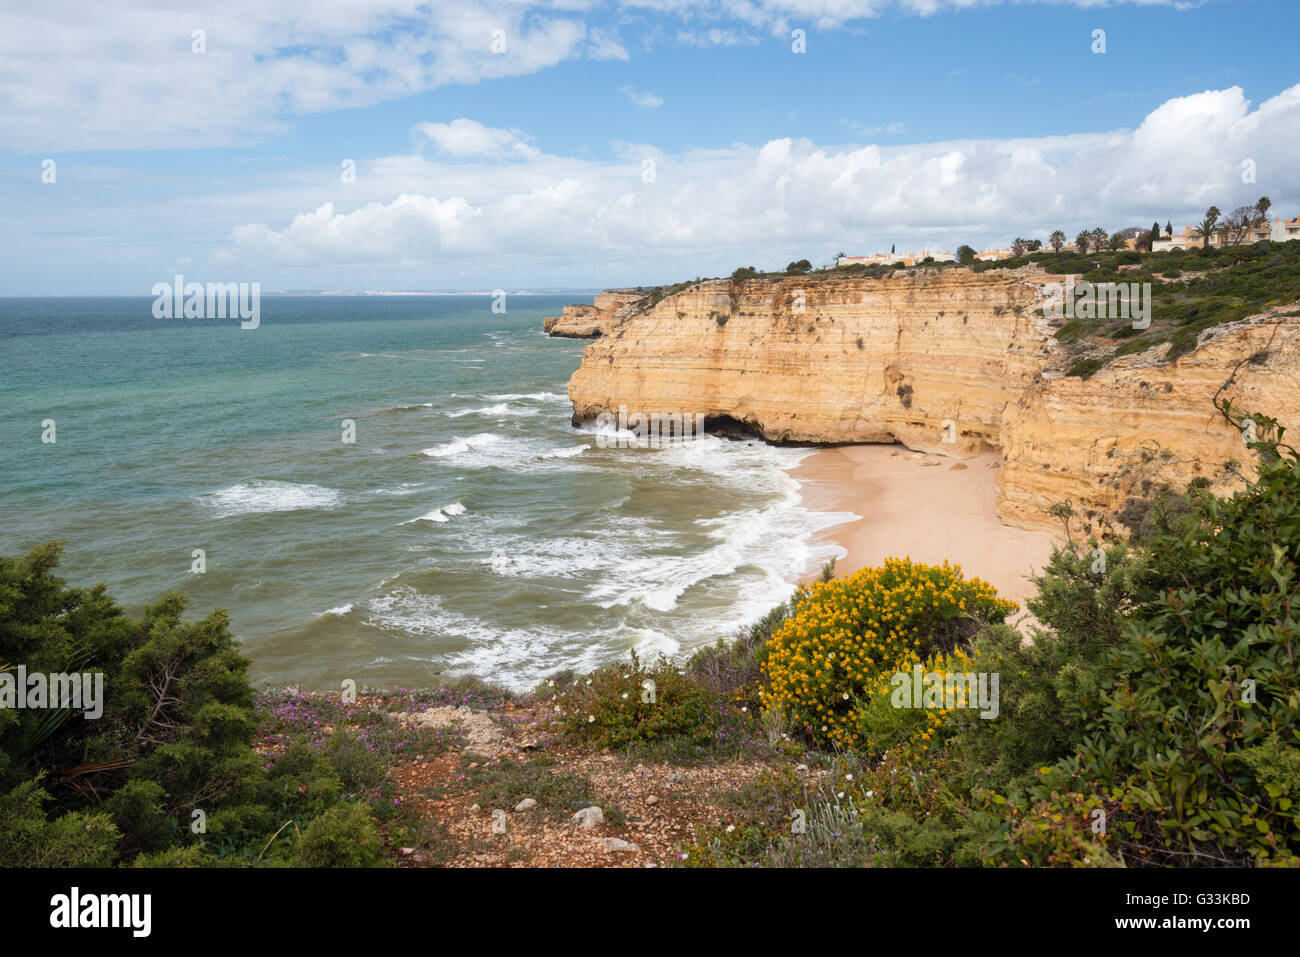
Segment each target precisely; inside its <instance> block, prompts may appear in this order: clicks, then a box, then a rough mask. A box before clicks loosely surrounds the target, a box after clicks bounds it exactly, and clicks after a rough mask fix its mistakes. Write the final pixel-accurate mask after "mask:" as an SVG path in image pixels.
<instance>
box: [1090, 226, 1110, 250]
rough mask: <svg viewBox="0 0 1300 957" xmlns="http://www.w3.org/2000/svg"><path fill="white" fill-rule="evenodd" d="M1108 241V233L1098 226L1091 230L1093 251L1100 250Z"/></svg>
mask: <svg viewBox="0 0 1300 957" xmlns="http://www.w3.org/2000/svg"><path fill="white" fill-rule="evenodd" d="M1109 242H1110V233H1108V232H1106V230H1104V229H1102V228H1101V227H1100V226H1098V227H1097V228H1096V229H1094V230H1093V231H1092V248H1093V251H1094V252H1101V251H1102V250H1103V249H1105V248H1106V244H1107V243H1109Z"/></svg>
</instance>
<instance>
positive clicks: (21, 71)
mask: <svg viewBox="0 0 1300 957" xmlns="http://www.w3.org/2000/svg"><path fill="white" fill-rule="evenodd" d="M1297 27H1300V2H1298V0H1018V2H1017V0H700V2H685V0H628V2H616V0H605V2H601V0H557V2H529V0H518V2H496V0H492V2H459V0H446V2H434V3H414V2H410V0H365V2H357V0H276V2H274V3H266V2H264V0H217V2H210V3H194V4H189V5H187V6H185V8H184V9H182V8H181V7H179V6H176V5H172V4H170V3H167V4H164V3H162V2H136V3H122V2H116V3H114V2H107V0H37V2H24V0H6V3H5V5H4V7H3V10H0V221H2V222H3V224H4V228H3V232H0V296H56V295H139V296H148V295H150V294H151V293H150V290H151V288H152V286H153V284H154V283H157V282H160V281H162V282H165V281H169V280H170V279H171V277H172V276H173V275H174V274H175V273H177V272H179V273H182V274H183V275H184V276H185V278H186V280H187V281H198V282H258V283H260V284H261V287H262V290H263V292H272V291H279V290H309V289H320V290H325V289H328V290H428V289H475V290H491V289H506V290H520V289H560V288H565V289H585V288H601V287H612V286H623V285H651V284H658V283H665V282H676V281H680V280H682V279H690V278H694V277H696V276H712V275H726V274H728V273H730V272H731V271H732V270H733V269H734V268H736V267H737V266H741V265H754V266H757V267H759V268H760V269H773V268H782V267H784V266H785V264H786V263H787V262H790V261H791V260H795V259H802V258H807V259H810V260H811V261H812V262H813V263H814V264H818V265H820V264H824V263H827V262H829V261H831V260H832V259H833V258H834V256H835V255H836V253H839V252H845V253H848V254H850V255H861V254H869V253H874V252H878V251H884V250H888V249H889V248H890V247H891V246H896V247H897V248H898V249H899V250H900V251H902V250H912V249H922V248H929V249H951V250H955V249H956V248H957V246H958V245H959V244H962V243H966V244H969V245H972V246H974V247H976V248H977V249H980V248H985V247H989V246H1006V245H1008V244H1009V243H1010V241H1011V239H1012V238H1014V237H1016V236H1026V237H1038V238H1042V239H1046V237H1047V235H1048V234H1049V233H1050V232H1051V231H1052V230H1053V229H1057V228H1060V229H1063V230H1065V232H1066V233H1067V235H1069V236H1071V237H1073V235H1074V234H1075V233H1076V232H1078V231H1079V230H1080V229H1083V228H1093V227H1096V226H1103V227H1105V228H1106V229H1108V230H1109V231H1115V230H1118V229H1121V228H1124V227H1127V226H1135V225H1142V226H1147V227H1149V226H1150V224H1151V223H1152V222H1153V221H1159V222H1160V223H1162V224H1163V223H1165V222H1167V221H1172V222H1173V224H1174V226H1175V228H1180V227H1181V226H1182V225H1183V224H1185V223H1193V222H1195V221H1196V220H1198V219H1200V217H1201V215H1202V214H1203V212H1204V210H1205V209H1206V207H1207V206H1209V205H1211V204H1214V205H1217V206H1218V207H1219V208H1220V209H1222V210H1224V211H1225V212H1227V211H1229V210H1231V209H1233V208H1235V207H1237V206H1240V205H1245V204H1253V203H1254V202H1255V200H1256V199H1258V198H1259V197H1260V196H1264V195H1267V196H1269V197H1270V198H1271V199H1272V201H1273V210H1274V212H1275V213H1279V214H1281V215H1283V216H1285V217H1288V218H1289V217H1293V216H1296V215H1300V161H1298V157H1297V152H1298V151H1300V66H1298V65H1297V64H1300V61H1298V60H1297V59H1296V56H1295V37H1296V35H1297V32H1298V31H1297ZM1099 31H1100V32H1099Z"/></svg>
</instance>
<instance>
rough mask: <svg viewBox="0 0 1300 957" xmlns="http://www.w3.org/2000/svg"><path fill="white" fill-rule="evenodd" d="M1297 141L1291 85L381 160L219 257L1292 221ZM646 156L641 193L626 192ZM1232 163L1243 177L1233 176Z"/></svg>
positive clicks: (382, 258) (587, 261) (846, 244)
mask: <svg viewBox="0 0 1300 957" xmlns="http://www.w3.org/2000/svg"><path fill="white" fill-rule="evenodd" d="M454 125H455V124H449V126H454ZM481 129H485V130H486V129H487V128H485V127H484V128H481ZM489 132H492V133H500V132H501V131H489ZM511 135H512V136H514V134H511ZM490 138H491V139H494V141H495V139H496V138H495V137H490ZM515 140H517V137H515ZM515 140H512V141H511V142H514V141H515ZM1298 141H1300V86H1296V87H1292V88H1290V89H1288V90H1285V91H1283V92H1281V93H1279V94H1278V95H1277V96H1275V97H1273V98H1271V99H1269V100H1267V101H1265V102H1263V103H1261V104H1260V105H1259V106H1258V107H1257V108H1256V109H1253V110H1252V109H1251V104H1250V103H1249V101H1247V100H1246V98H1245V96H1244V94H1243V92H1242V90H1241V89H1240V88H1239V87H1233V88H1231V89H1227V90H1218V91H1207V92H1205V93H1199V94H1194V95H1191V96H1186V97H1180V98H1177V99H1172V100H1169V101H1168V102H1166V103H1164V104H1162V105H1161V106H1160V107H1158V108H1157V109H1156V110H1154V111H1152V112H1151V113H1150V114H1149V115H1148V116H1147V117H1146V119H1145V120H1144V122H1143V123H1142V124H1141V126H1140V127H1139V128H1137V129H1136V130H1119V131H1108V132H1094V133H1078V134H1072V135H1065V136H1048V137H1038V138H1020V139H1007V140H996V139H984V140H961V141H950V142H938V143H926V144H910V145H906V146H880V145H864V146H849V147H836V148H830V147H820V146H817V145H816V144H813V143H811V142H809V141H807V140H801V139H788V138H787V139H777V140H772V141H770V142H768V143H765V144H763V145H761V146H757V147H755V146H749V145H743V144H742V145H736V146H732V147H729V148H726V149H716V150H692V151H687V152H682V153H677V154H664V153H660V152H658V151H655V150H653V148H651V147H645V146H636V145H633V144H619V151H618V158H617V159H616V160H612V161H608V162H596V161H591V160H586V159H578V158H573V157H557V156H551V155H548V154H543V153H534V154H532V155H531V156H530V157H529V158H528V159H527V161H526V162H522V163H508V164H504V165H502V166H499V167H498V168H497V169H498V170H499V171H500V175H497V173H496V172H494V174H493V175H492V176H483V175H481V170H480V171H476V170H474V169H469V168H466V167H464V166H463V165H461V166H458V165H456V164H436V163H430V162H429V161H427V160H422V159H420V158H418V157H404V158H403V157H396V158H390V159H389V160H386V161H383V162H382V163H380V162H377V163H376V164H374V167H373V169H371V168H369V167H368V168H367V169H368V170H370V171H369V172H367V174H366V178H367V179H369V180H379V182H378V183H375V184H372V191H373V190H374V189H390V190H392V191H391V192H389V193H388V196H389V198H388V199H376V200H374V201H370V202H366V203H364V204H362V205H360V206H353V207H350V208H348V209H346V210H345V209H344V208H342V206H341V205H340V204H336V203H329V204H325V205H321V206H319V207H314V208H312V211H311V212H306V213H302V214H300V215H297V216H295V217H293V218H292V219H291V220H289V221H288V222H287V224H286V225H283V226H272V225H268V224H266V223H249V224H247V225H245V226H241V227H239V228H237V229H235V230H234V231H233V232H232V233H231V235H230V240H229V242H228V243H227V244H226V246H225V247H224V249H223V250H222V253H221V257H220V260H219V261H220V262H222V263H225V264H236V263H244V264H246V265H247V264H258V265H260V266H265V265H267V264H282V265H285V266H306V265H311V266H315V267H329V266H330V265H331V264H358V263H364V264H372V265H373V266H376V267H381V268H396V267H400V266H404V265H409V264H411V263H447V262H456V261H461V262H469V261H470V259H471V258H472V257H485V256H486V257H489V261H491V262H501V261H504V260H506V259H508V260H509V261H510V262H511V263H514V264H518V265H523V264H528V265H529V267H530V268H532V269H533V270H534V271H535V275H550V276H553V275H555V274H557V273H571V272H572V271H573V270H574V268H575V266H576V267H580V268H581V270H582V273H583V275H584V276H586V277H587V279H588V281H590V282H596V283H599V282H601V281H605V280H608V281H624V280H626V279H634V278H637V277H636V276H634V275H632V276H629V275H626V270H624V272H620V273H619V274H617V275H612V274H611V271H612V270H614V269H616V268H618V269H624V267H623V266H619V265H618V264H620V263H622V264H626V263H629V262H631V263H634V264H635V268H637V269H639V270H641V272H640V274H639V275H640V277H641V278H643V279H648V278H654V277H646V276H645V275H644V273H645V270H646V269H647V268H657V269H662V270H664V271H668V272H670V271H672V270H674V269H677V270H684V274H685V273H689V274H691V275H695V274H699V273H701V272H703V273H708V272H711V271H712V272H716V271H718V270H719V269H721V268H722V267H724V266H726V265H727V264H728V263H730V264H732V265H734V264H735V262H739V261H741V260H742V259H743V260H745V261H746V262H748V261H751V260H753V261H755V262H758V263H767V264H768V265H772V264H777V265H779V264H780V263H782V262H785V261H788V259H789V258H790V257H791V256H792V255H794V253H795V252H800V251H803V254H808V253H815V252H816V251H817V250H819V249H822V248H825V249H826V250H827V251H829V250H831V249H838V248H846V249H848V248H852V249H863V250H865V249H866V248H867V246H869V245H873V244H874V245H880V244H882V243H886V242H888V241H896V242H900V243H902V242H906V243H909V244H911V243H926V244H930V245H939V246H943V247H947V248H955V247H956V246H957V245H958V244H959V243H962V242H970V243H971V244H972V245H977V246H978V245H985V244H988V243H990V242H1002V241H1005V239H1006V237H1009V236H1013V235H1016V234H1024V235H1031V236H1032V235H1039V236H1042V237H1044V238H1045V237H1046V235H1047V233H1048V232H1049V231H1050V230H1051V229H1053V228H1057V227H1060V228H1063V229H1066V230H1067V232H1069V230H1071V229H1077V228H1080V227H1082V226H1084V225H1088V226H1093V225H1104V226H1106V227H1108V228H1110V229H1118V228H1121V227H1124V226H1129V225H1133V224H1138V223H1140V224H1146V223H1149V222H1151V221H1152V220H1153V219H1156V218H1158V219H1160V221H1161V222H1164V221H1165V220H1166V219H1173V220H1175V221H1179V220H1186V219H1187V218H1189V217H1190V216H1192V215H1195V214H1198V213H1199V212H1200V211H1201V210H1203V209H1204V208H1205V206H1207V205H1209V204H1210V203H1212V202H1213V203H1216V204H1218V205H1219V206H1220V208H1224V209H1227V208H1231V207H1233V206H1236V205H1240V204H1241V203H1243V202H1247V201H1250V202H1253V201H1254V199H1256V198H1257V196H1258V195H1259V194H1267V195H1269V196H1271V197H1272V198H1273V200H1274V202H1275V204H1276V205H1277V208H1278V210H1279V212H1280V213H1282V214H1284V215H1287V216H1292V215H1295V214H1296V213H1298V212H1300V208H1293V207H1294V206H1300V167H1297V165H1296V164H1295V163H1294V157H1293V156H1292V155H1291V151H1292V147H1293V145H1294V143H1296V142H1298ZM646 157H650V158H653V159H654V160H655V163H656V177H655V182H654V183H644V182H642V177H641V173H642V165H641V161H642V159H644V158H646ZM1244 159H1252V160H1254V161H1255V162H1256V164H1257V167H1258V175H1259V181H1258V183H1256V184H1242V183H1241V182H1240V176H1239V173H1240V164H1241V161H1242V160H1244ZM431 183H436V184H438V188H437V189H436V190H429V189H428V184H431ZM403 186H405V187H406V188H402V187H403ZM392 197H396V198H392ZM528 281H536V278H535V277H534V278H533V279H530V280H528Z"/></svg>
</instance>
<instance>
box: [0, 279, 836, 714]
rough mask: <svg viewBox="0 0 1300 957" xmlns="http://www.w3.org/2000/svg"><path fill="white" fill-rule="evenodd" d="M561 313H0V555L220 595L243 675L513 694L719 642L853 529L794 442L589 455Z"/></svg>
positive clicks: (549, 302) (120, 588)
mask: <svg viewBox="0 0 1300 957" xmlns="http://www.w3.org/2000/svg"><path fill="white" fill-rule="evenodd" d="M573 300H574V297H573V296H543V295H535V296H525V295H518V296H511V297H508V299H507V311H506V312H505V313H494V312H493V311H492V309H491V305H492V299H491V298H490V297H489V296H486V295H482V296H264V297H263V298H262V300H261V321H260V325H259V326H258V327H257V328H256V329H241V328H240V325H239V322H238V321H237V320H221V319H162V320H159V319H155V318H153V316H152V313H151V307H152V299H150V298H146V297H141V298H139V299H135V298H81V299H72V298H68V299H13V298H10V299H0V376H2V377H0V408H3V410H4V413H3V416H0V450H2V451H0V554H4V555H8V556H13V555H17V554H21V553H24V552H26V551H28V550H29V549H31V548H32V547H34V546H36V545H37V544H39V543H41V542H45V541H48V540H51V539H60V540H62V541H64V542H65V543H66V551H65V555H64V560H63V564H62V566H61V570H60V574H61V575H62V577H64V578H65V579H66V580H67V581H69V582H70V583H72V584H78V585H89V584H93V583H95V582H104V583H106V584H107V585H108V587H109V589H110V592H111V594H112V595H113V596H114V597H115V598H116V599H117V600H118V602H119V603H120V604H122V605H123V606H124V607H125V608H126V609H127V610H129V611H132V612H138V611H139V610H140V609H141V608H142V607H143V606H144V605H146V604H147V603H148V602H150V601H153V600H155V599H157V598H158V597H159V596H161V595H162V594H164V593H165V592H168V591H179V592H181V593H183V594H185V595H186V596H188V601H189V604H188V614H189V615H190V616H192V617H200V616H202V615H204V614H206V613H207V612H208V611H209V610H211V609H212V608H225V609H227V610H228V611H229V613H230V617H231V627H232V630H233V632H234V633H235V634H236V635H237V636H238V638H239V640H240V642H241V644H242V649H243V652H244V653H245V654H247V655H248V656H249V658H251V660H252V662H253V667H252V678H253V679H254V681H256V682H257V683H259V684H265V685H298V686H300V687H302V688H305V689H337V688H338V687H339V686H340V683H341V682H342V681H343V680H345V679H353V680H355V681H356V682H357V684H358V686H363V685H372V686H412V685H419V684H421V683H423V682H427V681H428V680H429V679H430V678H432V677H433V676H434V675H437V674H440V673H447V674H453V673H473V674H476V675H479V676H480V677H483V678H485V679H487V680H490V681H494V682H497V683H500V684H502V685H505V686H508V687H511V688H514V689H524V688H528V687H531V686H532V685H534V684H536V683H537V682H538V681H540V680H541V679H543V678H544V677H545V676H547V675H549V674H552V673H554V672H556V671H558V670H560V669H563V668H574V669H590V668H593V667H596V666H598V665H601V664H605V663H608V662H611V661H614V660H618V659H623V658H626V656H627V654H628V651H629V650H631V649H636V650H637V651H638V653H640V654H642V655H645V656H650V657H654V656H656V655H658V654H664V655H669V656H673V657H679V658H680V657H681V656H684V655H685V654H688V653H689V652H690V651H691V650H693V649H695V648H698V647H700V646H701V645H704V644H708V643H711V642H713V641H715V640H716V639H718V638H726V637H731V636H732V635H734V634H735V632H736V631H737V629H738V628H740V627H741V626H742V625H744V624H746V623H747V622H750V621H752V620H754V619H755V618H757V617H759V616H760V615H762V614H763V613H764V612H766V611H767V610H768V609H769V608H770V607H772V606H773V605H775V604H776V603H778V602H780V601H782V600H783V599H784V598H786V597H787V596H788V595H789V593H790V591H791V590H792V582H793V581H795V580H796V579H798V578H799V577H800V576H804V575H807V574H809V573H811V572H813V571H815V570H816V568H817V567H819V566H820V565H821V564H822V563H823V562H824V561H825V560H826V559H827V558H829V557H831V556H832V555H835V554H842V553H843V552H842V550H839V549H838V548H837V547H836V546H834V545H831V544H827V543H825V542H824V541H823V543H822V544H820V545H815V546H814V545H811V544H810V541H811V540H812V538H813V536H814V535H815V534H816V533H817V532H819V531H821V530H823V529H825V528H828V527H830V526H832V525H834V524H837V523H839V522H843V521H846V520H848V519H849V518H850V517H851V516H849V515H847V514H844V513H829V512H818V511H814V510H812V509H810V508H808V507H806V506H805V505H804V503H803V502H802V501H801V499H800V495H799V488H798V484H797V483H796V482H795V481H794V480H793V479H792V478H791V477H790V474H789V472H790V470H791V469H792V468H793V467H794V466H795V465H797V464H798V462H799V461H800V460H801V459H802V458H803V457H805V456H806V455H808V454H810V453H811V449H807V448H795V447H776V446H772V445H768V444H766V443H762V442H759V441H756V440H734V439H725V438H719V437H716V436H705V437H703V438H700V439H698V440H696V441H692V442H688V443H683V444H680V445H677V446H675V447H670V448H658V449H651V448H599V447H597V442H596V438H595V434H594V432H592V431H590V430H583V429H578V428H574V427H573V426H572V425H571V424H570V416H571V412H572V407H571V404H570V402H569V400H568V398H567V396H566V394H565V388H566V383H567V381H568V378H569V376H570V375H571V374H572V373H573V371H574V370H575V369H576V368H577V366H578V364H579V362H580V361H581V358H582V350H583V347H584V346H585V343H584V342H580V341H574V340H565V339H551V338H549V337H547V336H546V335H544V334H543V333H542V331H541V320H542V317H543V316H547V315H554V314H557V313H558V312H559V310H560V308H561V306H562V305H564V304H565V303H566V302H571V301H573ZM51 420H52V422H53V429H51V428H50V425H49V423H50V421H51ZM345 420H350V421H351V422H352V423H354V424H355V441H354V442H351V443H348V442H344V441H343V438H344V432H345ZM49 438H53V439H54V441H52V442H50V441H43V439H49ZM196 550H201V551H202V565H203V571H202V572H201V573H199V572H196V571H194V570H193V569H194V568H195V567H197V566H196V562H198V561H199V559H197V558H196V556H195V551H196Z"/></svg>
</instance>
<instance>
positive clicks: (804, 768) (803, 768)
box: [794, 764, 808, 771]
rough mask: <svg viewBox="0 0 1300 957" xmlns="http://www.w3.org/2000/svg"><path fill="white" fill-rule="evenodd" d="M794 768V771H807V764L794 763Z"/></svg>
mask: <svg viewBox="0 0 1300 957" xmlns="http://www.w3.org/2000/svg"><path fill="white" fill-rule="evenodd" d="M794 769H795V770H796V771H807V770H808V765H806V764H796V765H795V766H794Z"/></svg>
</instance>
